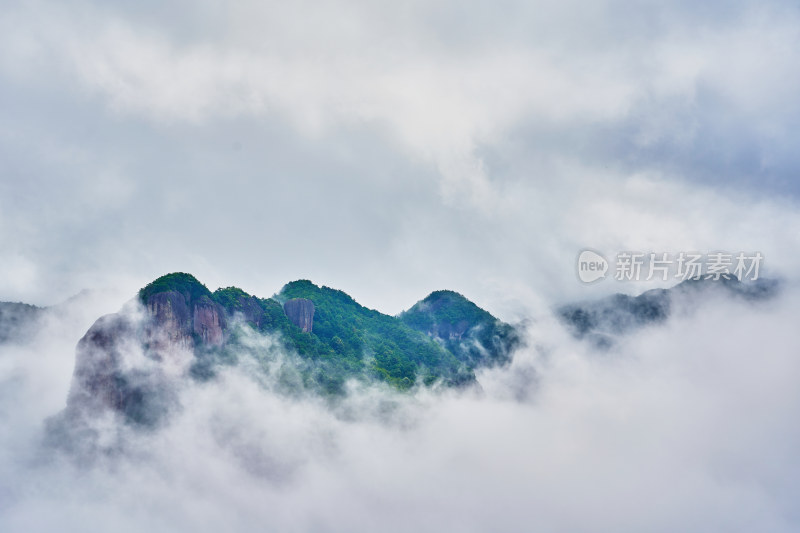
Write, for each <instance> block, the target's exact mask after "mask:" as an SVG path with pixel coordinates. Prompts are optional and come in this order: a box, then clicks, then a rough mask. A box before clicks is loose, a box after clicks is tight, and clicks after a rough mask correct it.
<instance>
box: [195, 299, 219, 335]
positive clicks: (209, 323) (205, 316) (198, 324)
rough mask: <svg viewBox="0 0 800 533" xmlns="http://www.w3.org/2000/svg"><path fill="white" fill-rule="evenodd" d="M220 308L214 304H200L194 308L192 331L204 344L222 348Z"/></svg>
mask: <svg viewBox="0 0 800 533" xmlns="http://www.w3.org/2000/svg"><path fill="white" fill-rule="evenodd" d="M218 307H219V306H217V305H215V304H214V303H213V302H200V303H197V304H195V306H194V315H193V317H192V331H193V332H194V333H195V335H197V336H198V337H199V338H200V342H201V343H202V344H205V345H208V346H222V341H223V333H222V321H221V320H220V311H221V310H220V309H218Z"/></svg>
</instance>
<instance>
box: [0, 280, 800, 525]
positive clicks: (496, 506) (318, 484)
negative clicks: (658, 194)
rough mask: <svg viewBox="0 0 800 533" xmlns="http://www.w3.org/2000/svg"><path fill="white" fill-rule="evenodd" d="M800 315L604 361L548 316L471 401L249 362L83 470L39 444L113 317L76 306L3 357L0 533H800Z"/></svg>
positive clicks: (786, 298)
mask: <svg viewBox="0 0 800 533" xmlns="http://www.w3.org/2000/svg"><path fill="white" fill-rule="evenodd" d="M797 293H798V291H797V289H796V288H794V287H789V288H788V289H787V290H785V291H783V293H782V294H781V295H780V296H779V297H778V298H777V299H775V300H771V301H769V302H760V303H752V302H746V301H744V300H728V299H725V298H721V297H717V298H713V299H708V300H706V301H702V302H695V303H696V305H693V306H692V309H688V308H687V309H685V310H684V311H681V312H678V313H676V314H675V315H674V316H672V317H671V318H670V319H669V320H668V321H667V322H666V323H665V324H662V325H653V326H651V327H649V328H645V329H643V330H640V331H638V332H636V333H634V334H632V335H629V336H626V337H623V338H620V339H619V342H618V343H617V344H616V345H615V347H614V348H613V349H612V350H610V351H603V352H598V351H595V350H594V349H593V348H592V345H591V344H590V343H583V342H577V341H574V340H573V339H572V338H571V337H570V336H569V334H568V333H567V332H566V330H565V329H564V328H563V327H562V326H561V325H560V324H559V323H558V322H557V321H556V319H555V318H554V317H553V316H551V315H548V314H544V315H539V316H537V317H536V319H535V320H532V321H531V322H530V324H529V325H528V326H527V329H526V337H527V347H526V348H523V349H521V350H520V351H518V352H517V353H516V354H515V356H514V360H513V362H512V363H511V364H510V365H508V366H506V367H502V368H494V369H489V370H484V371H482V372H481V373H479V375H478V382H479V385H480V386H479V387H474V388H470V389H467V390H452V389H450V390H439V389H435V388H434V389H424V388H423V389H416V390H413V391H412V392H405V393H401V392H398V391H396V390H394V389H390V388H388V387H384V386H380V385H368V384H364V383H360V384H359V383H357V382H353V383H351V385H350V387H349V389H348V393H347V395H346V396H345V397H343V398H342V399H340V400H338V401H336V402H330V401H328V400H325V399H323V398H321V397H320V396H319V395H314V394H300V395H287V394H284V393H282V392H280V391H279V390H277V389H276V387H275V384H274V383H273V382H271V381H270V380H269V379H263V378H258V375H257V373H254V372H253V371H252V368H250V367H249V366H248V356H247V354H242V356H241V358H240V361H239V363H238V364H237V365H235V366H231V367H227V368H225V369H223V370H222V371H221V372H220V373H219V374H218V375H217V376H216V378H214V379H212V380H210V381H208V382H198V381H194V380H191V379H183V380H177V381H175V387H176V393H177V394H178V396H179V399H180V406H181V407H180V408H179V409H176V410H174V411H173V412H172V413H171V414H170V416H169V417H168V420H167V421H166V422H165V423H164V424H163V425H161V426H160V427H158V428H155V429H153V428H151V429H143V428H141V427H137V426H135V425H129V424H125V423H124V422H123V421H122V420H118V419H115V418H114V417H113V416H112V415H110V414H109V415H108V417H105V418H102V417H101V418H98V419H96V420H94V421H93V424H94V425H95V427H97V428H102V429H103V432H101V434H102V435H105V436H107V437H108V440H107V445H108V450H109V451H108V453H98V454H97V455H96V456H95V457H93V458H92V460H91V461H89V462H85V461H76V460H75V457H73V456H71V455H70V453H68V452H65V451H64V450H60V449H58V448H53V447H52V446H47V445H45V444H44V437H45V427H46V420H48V419H49V418H50V417H52V416H53V415H55V414H57V413H58V412H59V411H60V410H61V409H62V408H63V407H64V404H65V399H66V396H67V393H68V390H69V379H70V376H71V368H72V365H73V362H74V359H73V358H74V347H75V343H76V341H77V339H78V338H79V337H80V336H81V335H82V334H83V332H85V328H86V327H87V325H88V324H90V323H91V320H87V319H88V318H89V317H90V316H92V315H94V316H99V313H98V312H99V311H104V312H105V311H114V310H115V309H114V308H113V302H114V301H116V302H119V299H115V298H110V297H107V298H104V299H103V298H101V300H103V301H100V302H98V301H97V299H95V300H94V301H91V302H87V301H84V302H76V303H74V304H73V306H72V307H71V308H70V309H69V310H68V311H66V312H63V311H62V312H59V313H54V314H52V315H50V316H49V317H47V319H46V322H45V326H44V327H40V328H39V334H38V335H36V336H35V337H34V339H33V340H30V341H26V342H25V343H22V344H16V345H15V344H13V343H12V344H8V343H7V344H4V345H2V347H1V348H0V350H1V351H0V365H1V366H0V391H2V393H0V422H1V423H2V426H3V427H4V428H6V429H5V430H4V431H3V432H2V433H1V434H0V435H1V436H0V450H1V451H2V452H1V453H2V456H0V473H2V475H0V479H1V480H2V481H0V529H2V530H3V531H53V530H59V531H107V530H109V529H113V530H118V531H142V530H152V531H190V530H194V531H214V530H220V529H222V530H226V531H252V530H255V529H258V530H274V531H375V530H383V531H407V530H409V529H413V530H420V531H441V530H457V531H534V530H536V531H609V532H611V531H615V532H620V531H623V532H624V531H631V532H634V531H636V532H641V531H664V532H667V531H676V530H679V531H703V532H708V531H725V532H731V531H753V530H756V529H757V530H759V531H770V532H773V531H774V532H781V531H787V532H788V531H795V530H796V529H797V527H798V525H800V513H799V512H798V510H797V508H796V496H797V494H798V490H800V481H798V480H800V460H798V457H797V453H796V450H797V449H798V445H800V429H798V427H797V424H796V423H795V422H796V420H797V417H798V415H800V393H798V392H797V386H796V384H797V382H798V378H800V361H798V360H797V353H798V348H800V333H799V332H798V331H797V328H796V327H795V324H794V323H795V317H796V316H797V313H798V311H800V309H798V304H797V302H798V301H800V300H798V298H797V296H798V294H797ZM87 323H88V324H87ZM254 335H255V334H254ZM252 342H253V343H262V345H266V344H269V343H270V342H272V340H271V339H270V338H268V337H267V338H259V337H257V336H255V337H254V338H253V339H252ZM274 357H275V361H276V364H281V361H282V360H283V359H286V360H291V357H292V355H291V354H283V353H275V354H274Z"/></svg>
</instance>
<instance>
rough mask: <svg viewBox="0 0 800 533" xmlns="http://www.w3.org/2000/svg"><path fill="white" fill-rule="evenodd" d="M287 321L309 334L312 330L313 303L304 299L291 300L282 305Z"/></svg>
mask: <svg viewBox="0 0 800 533" xmlns="http://www.w3.org/2000/svg"><path fill="white" fill-rule="evenodd" d="M283 310H284V312H285V313H286V316H287V317H289V321H290V322H291V323H292V324H294V325H295V326H297V327H298V328H300V329H302V330H303V331H304V332H306V333H309V332H311V331H312V329H313V328H314V303H313V302H312V301H311V300H308V299H306V298H292V299H291V300H288V301H287V302H286V303H285V304H283Z"/></svg>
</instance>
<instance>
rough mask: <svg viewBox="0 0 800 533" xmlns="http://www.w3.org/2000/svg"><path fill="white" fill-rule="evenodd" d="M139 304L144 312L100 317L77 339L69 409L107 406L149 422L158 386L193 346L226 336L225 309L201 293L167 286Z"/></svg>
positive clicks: (178, 369) (158, 399)
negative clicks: (190, 294)
mask: <svg viewBox="0 0 800 533" xmlns="http://www.w3.org/2000/svg"><path fill="white" fill-rule="evenodd" d="M142 303H143V304H144V309H145V312H144V315H143V316H142V315H141V313H139V312H137V311H136V310H135V309H133V308H128V309H125V310H123V311H121V312H120V313H116V314H112V315H107V316H104V317H102V318H100V319H99V320H97V322H95V323H94V325H92V327H91V328H90V329H89V331H88V332H87V333H86V335H84V337H83V338H82V339H81V340H80V342H79V343H78V347H77V350H76V359H75V370H74V373H73V379H72V385H71V389H70V393H69V397H68V400H67V407H68V410H69V409H73V410H76V409H80V410H84V411H86V410H87V409H88V412H92V411H94V410H97V409H100V408H111V409H113V410H115V411H118V412H122V413H124V414H125V415H127V416H128V417H129V418H131V419H133V420H136V421H141V422H148V421H149V419H150V418H153V417H157V412H158V411H159V409H160V410H163V408H165V405H164V395H163V393H162V392H161V391H160V389H163V388H164V387H161V384H163V382H165V380H168V379H169V377H170V375H171V374H181V373H183V372H184V371H185V370H186V367H187V366H188V365H189V364H190V363H191V360H192V358H193V352H194V350H195V349H198V348H204V347H218V346H221V345H222V344H223V342H224V340H225V325H226V323H225V318H224V310H223V309H222V308H221V306H220V305H219V304H217V303H215V302H213V301H211V300H210V299H209V298H207V297H205V296H202V297H199V298H192V297H187V295H186V294H184V293H181V292H178V291H175V290H169V291H164V292H158V293H155V294H151V295H149V296H148V297H147V299H146V301H145V302H142ZM154 402H155V403H156V404H159V406H158V407H156V405H155V404H154Z"/></svg>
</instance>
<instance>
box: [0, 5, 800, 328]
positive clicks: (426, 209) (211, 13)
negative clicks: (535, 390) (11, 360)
mask: <svg viewBox="0 0 800 533" xmlns="http://www.w3.org/2000/svg"><path fill="white" fill-rule="evenodd" d="M662 4H663V3H658V4H655V3H651V2H643V1H604V2H576V1H575V2H574V1H564V2H557V3H556V2H549V3H547V2H538V1H530V0H525V1H514V0H507V1H502V2H492V3H477V2H451V1H445V2H430V1H416V0H412V1H408V2H366V1H352V2H343V1H339V0H337V1H322V2H305V1H299V2H269V1H247V0H246V1H241V2H235V3H228V2H212V1H192V2H189V1H172V2H164V1H158V2H155V1H153V2H151V1H139V2H117V3H113V4H110V3H108V2H92V1H78V2H69V3H65V2H46V1H24V2H23V1H21V2H15V1H13V0H11V1H8V2H5V3H4V7H3V14H2V16H1V17H0V109H2V112H0V300H22V301H27V302H32V303H37V304H52V303H56V302H58V301H60V300H63V299H65V298H67V297H69V296H71V295H73V294H75V293H77V292H78V291H80V290H81V289H84V288H88V287H114V288H121V289H122V290H123V292H126V293H129V294H133V291H135V290H136V289H137V288H138V287H140V286H142V285H144V284H145V283H147V282H149V281H151V280H152V279H154V278H155V277H157V276H159V275H162V274H165V273H167V272H171V271H188V272H191V273H193V274H195V275H196V276H197V277H198V278H199V279H201V281H203V282H205V283H206V284H207V285H208V286H209V288H211V289H212V290H213V289H215V288H217V287H219V286H227V285H238V286H240V287H242V288H244V289H245V290H247V291H248V292H251V293H254V294H257V295H260V296H268V295H271V294H273V293H274V292H276V291H277V290H279V289H280V287H281V286H282V285H283V284H284V283H286V282H288V281H290V280H293V279H298V278H310V279H312V280H313V281H315V282H317V283H321V284H327V285H330V286H334V287H336V288H340V289H342V290H345V291H347V292H349V293H350V294H352V295H353V296H354V297H355V298H356V299H357V300H359V301H360V302H362V303H364V304H366V305H368V306H370V307H373V308H378V309H380V310H382V311H385V312H389V313H396V312H399V311H400V310H402V309H404V308H407V307H409V306H410V305H411V304H413V303H414V301H416V300H417V299H419V298H422V297H423V296H425V295H426V294H427V293H428V292H429V291H431V290H434V289H438V288H451V289H455V290H458V291H460V292H463V293H464V294H466V295H467V296H469V297H471V298H473V299H475V300H476V301H478V303H480V304H482V305H484V306H486V307H488V308H490V309H491V310H492V311H494V312H496V313H499V314H500V315H501V316H503V317H506V318H514V317H516V316H518V315H519V314H520V313H521V311H520V309H521V308H529V307H531V306H532V305H533V306H535V304H534V303H532V302H540V303H542V305H550V304H552V303H554V302H558V301H562V300H567V299H574V298H578V297H586V296H588V295H590V294H597V293H605V292H611V291H613V290H624V291H626V292H638V291H639V290H640V289H639V287H637V286H631V285H630V284H629V285H628V286H625V287H620V286H615V285H614V284H613V283H610V282H609V283H606V282H604V283H601V284H597V285H594V286H592V287H591V288H587V287H585V286H582V285H581V284H580V283H579V282H578V281H577V280H576V276H575V270H574V262H575V257H576V255H577V253H578V252H579V251H580V250H581V249H582V248H584V247H591V248H594V249H597V250H600V251H603V252H605V253H614V252H615V251H619V250H641V251H644V252H678V251H683V250H700V251H704V252H705V251H712V250H727V251H730V252H738V251H756V250H757V251H761V252H762V253H763V254H764V256H765V268H766V269H767V270H768V272H770V273H772V274H774V275H783V276H791V275H792V273H793V272H794V271H795V270H796V269H797V268H798V267H800V254H798V253H797V251H796V250H798V249H800V216H798V210H797V207H798V201H799V200H800V180H798V179H797V171H798V169H800V150H798V149H797V131H800V130H799V129H798V127H799V126H800V99H799V98H798V97H797V95H798V94H800V69H798V68H797V66H798V64H800V9H799V8H798V6H797V4H796V3H795V2H789V1H786V2H781V1H761V2H741V1H724V2H703V3H701V4H700V5H698V4H697V3H696V2H681V1H679V2H670V3H668V5H662ZM522 313H524V312H522Z"/></svg>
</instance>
